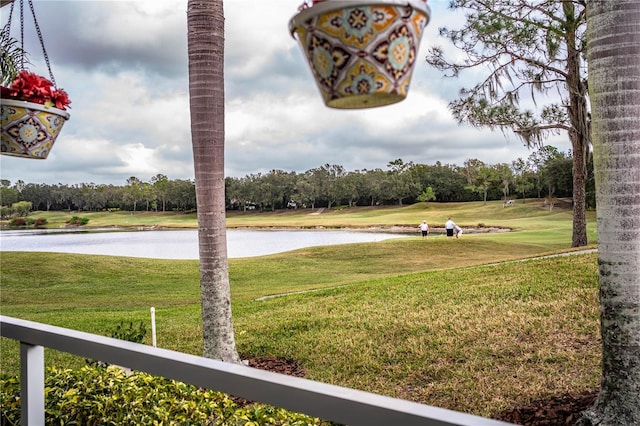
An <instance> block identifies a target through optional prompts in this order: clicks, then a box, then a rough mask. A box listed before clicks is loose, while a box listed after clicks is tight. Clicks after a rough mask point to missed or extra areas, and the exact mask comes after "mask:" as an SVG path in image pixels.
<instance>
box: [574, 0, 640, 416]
mask: <svg viewBox="0 0 640 426" xmlns="http://www.w3.org/2000/svg"><path fill="white" fill-rule="evenodd" d="M587 9H588V11H589V15H588V21H587V29H588V34H587V36H588V45H587V51H588V61H589V86H590V87H589V91H590V98H591V105H592V117H593V128H592V138H593V146H594V168H595V177H596V197H597V203H596V204H597V223H598V263H599V267H600V326H601V335H602V379H601V388H600V394H599V396H598V399H597V400H596V402H595V404H594V406H593V407H591V409H589V410H588V411H586V412H585V413H584V415H583V417H582V418H581V419H580V421H579V423H578V424H580V425H596V424H598V425H614V424H615V425H632V424H633V425H638V424H640V24H639V22H640V2H638V1H637V0H616V1H602V0H590V1H589V3H588V5H587Z"/></svg>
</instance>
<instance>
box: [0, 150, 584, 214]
mask: <svg viewBox="0 0 640 426" xmlns="http://www.w3.org/2000/svg"><path fill="white" fill-rule="evenodd" d="M591 169H592V167H589V170H591ZM589 176H590V178H589V180H588V182H589V185H588V191H587V193H588V194H589V195H588V201H589V202H588V204H589V205H590V207H594V203H595V201H594V197H593V193H594V187H593V177H592V173H590V175H589ZM225 183H226V185H225V186H226V204H227V209H230V210H244V211H246V210H260V211H263V210H276V209H282V208H319V207H324V208H332V207H334V206H338V205H344V206H349V207H351V206H375V205H392V204H396V205H402V204H410V203H415V202H417V201H435V202H451V201H478V200H480V201H485V202H486V201H489V200H499V199H503V200H505V201H506V200H507V199H523V200H524V199H525V198H542V197H546V198H557V197H571V196H572V187H573V186H572V158H571V154H565V153H563V152H560V151H558V150H557V149H556V148H555V147H552V146H546V147H543V148H541V149H539V150H538V151H536V152H533V153H532V154H531V155H530V156H529V157H528V158H527V159H522V158H518V159H517V160H514V161H512V162H511V164H507V163H499V164H487V163H484V162H482V161H480V160H477V159H469V160H466V161H465V162H464V164H463V165H462V166H457V165H455V164H441V163H440V162H436V163H435V164H434V165H426V164H414V163H413V162H404V161H403V160H401V159H397V160H394V161H391V162H389V164H388V165H387V169H386V170H382V169H373V170H366V169H365V170H355V171H347V170H345V169H344V167H342V166H340V165H336V164H325V165H322V166H320V167H317V168H314V169H310V170H307V171H306V172H304V173H296V172H286V171H283V170H271V171H270V172H268V173H265V174H262V173H257V174H249V175H246V176H245V177H242V178H235V177H227V178H226V182H225ZM0 201H1V205H2V216H3V217H5V218H6V217H8V216H10V215H12V214H18V215H23V213H24V208H23V207H22V206H24V205H25V204H24V202H29V203H31V206H32V209H33V210H42V211H49V210H68V211H102V210H108V209H112V210H126V211H132V212H136V211H179V212H190V211H194V210H195V208H196V193H195V184H194V182H193V181H192V180H180V179H177V180H172V179H169V178H168V177H167V176H165V175H163V174H158V175H156V176H154V177H152V178H151V180H150V181H149V182H143V181H141V180H140V179H138V178H136V177H133V176H132V177H130V178H129V179H127V182H126V185H124V186H115V185H110V184H109V185H107V184H95V183H81V184H75V185H66V184H46V183H41V184H35V183H24V182H23V181H20V180H19V181H17V182H15V183H13V184H11V182H9V181H8V180H2V182H1V187H0ZM21 202H23V203H22V204H21Z"/></svg>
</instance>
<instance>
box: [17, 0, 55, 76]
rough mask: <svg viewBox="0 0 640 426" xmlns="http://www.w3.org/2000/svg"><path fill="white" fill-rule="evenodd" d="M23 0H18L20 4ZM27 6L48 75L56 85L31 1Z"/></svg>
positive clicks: (30, 0)
mask: <svg viewBox="0 0 640 426" xmlns="http://www.w3.org/2000/svg"><path fill="white" fill-rule="evenodd" d="M23 1H24V0H20V4H22V2H23ZM29 8H30V9H31V15H32V16H33V23H34V24H35V26H36V32H37V33H38V40H40V47H42V55H43V56H44V61H45V63H46V64H47V70H49V77H51V82H52V83H53V87H58V85H57V84H56V79H55V78H54V77H53V72H51V63H50V62H49V55H47V49H45V47H44V39H43V38H42V32H41V31H40V25H38V20H37V19H36V11H35V10H34V8H33V1H32V0H29Z"/></svg>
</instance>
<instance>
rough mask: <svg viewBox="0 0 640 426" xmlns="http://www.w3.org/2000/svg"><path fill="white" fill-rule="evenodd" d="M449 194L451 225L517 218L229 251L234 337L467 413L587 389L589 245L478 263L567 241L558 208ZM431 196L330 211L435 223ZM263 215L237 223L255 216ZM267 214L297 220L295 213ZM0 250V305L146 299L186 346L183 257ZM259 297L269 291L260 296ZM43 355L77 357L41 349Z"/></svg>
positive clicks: (53, 313)
mask: <svg viewBox="0 0 640 426" xmlns="http://www.w3.org/2000/svg"><path fill="white" fill-rule="evenodd" d="M447 207H450V208H453V207H454V206H447ZM456 207H457V208H458V210H455V211H454V213H452V215H454V219H455V220H456V221H457V222H458V223H461V224H467V226H469V225H470V224H471V223H472V215H474V216H473V217H474V218H479V219H478V220H477V221H476V223H484V224H485V225H487V226H489V225H493V226H499V225H504V226H509V227H512V228H513V229H518V232H509V233H492V234H465V235H464V236H463V238H461V239H460V240H447V239H446V238H444V237H440V236H438V237H430V238H429V239H422V238H420V237H417V236H408V237H407V238H406V239H399V240H388V241H384V242H379V243H365V244H350V245H340V246H331V247H315V248H309V249H303V250H297V251H294V252H289V253H283V254H278V255H271V256H264V257H259V258H247V259H232V260H230V278H231V285H232V302H233V314H234V325H235V329H236V340H237V345H238V350H239V351H240V352H241V354H242V355H243V356H244V357H253V356H260V355H273V356H277V357H285V358H292V359H295V360H296V361H298V362H299V363H300V364H301V365H302V366H303V367H304V368H305V369H306V370H307V374H308V377H309V378H311V379H314V380H319V381H323V382H328V383H334V384H339V385H344V386H349V387H353V388H358V389H364V390H368V391H372V392H377V393H381V394H386V395H391V396H396V397H401V398H406V399H410V400H413V401H418V402H422V403H427V404H430V405H436V406H439V407H445V408H451V409H455V410H459V411H464V412H469V413H474V414H478V415H483V416H490V415H491V414H492V413H496V412H498V411H500V410H502V409H505V408H507V407H511V406H513V405H515V404H518V403H525V402H527V401H529V400H532V399H537V398H544V397H549V396H554V395H559V394H562V393H567V392H579V391H582V390H587V389H593V388H595V387H597V385H598V380H599V371H600V370H599V368H600V367H599V363H600V343H599V326H598V303H597V277H598V271H597V262H596V255H595V254H576V255H571V256H566V257H555V258H548V259H539V260H527V261H524V262H519V261H512V262H507V263H500V264H496V265H492V264H494V263H497V262H502V261H510V260H516V259H523V258H530V257H533V256H538V255H542V254H549V253H553V252H560V251H567V250H568V248H569V246H570V240H571V218H570V215H568V216H567V214H566V212H565V211H557V212H546V211H544V210H542V212H541V211H540V210H541V209H539V208H538V207H537V206H536V205H535V204H534V203H527V205H526V207H524V208H522V209H520V205H516V206H514V207H512V208H508V209H503V208H502V206H501V205H496V206H489V205H488V206H483V205H482V204H481V203H480V204H479V205H476V206H475V207H468V208H465V207H464V206H456ZM433 209H434V207H433V206H432V205H431V204H421V205H417V206H409V207H403V208H386V209H378V211H377V212H376V210H375V209H363V210H362V211H361V212H359V213H358V214H357V217H355V218H352V219H345V218H344V217H340V218H338V216H339V215H340V214H341V212H342V211H340V212H335V213H336V217H335V218H334V219H332V222H333V223H344V224H347V225H348V224H349V220H353V222H352V223H351V225H350V226H363V224H365V223H366V224H378V225H389V224H415V226H416V227H417V223H419V222H420V221H421V220H422V218H423V216H425V211H429V213H430V214H433V217H444V218H443V220H442V222H444V220H446V216H447V214H446V213H445V212H444V211H436V210H433ZM516 209H520V213H519V214H516V213H513V212H516ZM474 210H475V213H474ZM385 211H386V213H388V214H390V215H392V216H394V215H395V216H396V217H392V218H390V217H388V215H387V214H384V212H385ZM449 211H451V210H449ZM279 214H281V213H276V214H273V215H267V214H260V215H256V220H255V221H254V222H251V223H253V224H254V225H253V226H269V225H267V224H268V223H276V222H278V220H276V218H274V217H275V216H278V215H279ZM332 214H333V212H332ZM344 214H346V213H344ZM352 214H354V215H355V214H356V213H352ZM283 215H285V216H288V215H291V218H292V219H294V218H298V219H295V220H299V222H296V223H302V222H303V221H302V218H300V217H299V216H301V215H300V214H299V212H298V215H297V216H296V215H295V214H292V213H288V212H287V213H284V214H283ZM247 216H251V215H247ZM247 216H243V217H247ZM270 216H271V217H272V218H271V219H270V218H269V217H270ZM321 216H322V215H321ZM376 216H377V220H378V221H377V222H376ZM458 217H460V219H458ZM426 218H427V219H428V220H430V216H426ZM232 220H233V219H230V221H232ZM315 220H320V219H317V218H316V219H315ZM480 221H482V222H480ZM432 222H434V221H432ZM248 223H250V222H247V223H245V225H246V226H248V225H247V224H248ZM282 223H286V221H285V222H282ZM434 223H435V222H434ZM245 225H243V226H245ZM273 226H276V225H273ZM295 226H302V225H295ZM345 226H346V225H345ZM367 226H369V225H367ZM590 227H591V228H590V232H592V233H593V228H592V227H593V225H590ZM416 229H417V228H416ZM416 235H417V232H416ZM0 261H1V264H2V269H1V274H2V275H1V276H0V279H1V282H2V289H1V290H2V291H1V293H0V306H1V307H2V314H3V315H7V316H14V317H19V318H25V319H29V320H34V321H38V322H43V323H49V324H54V325H59V326H64V327H69V328H73V329H78V330H82V331H89V332H94V333H98V334H109V332H110V330H112V329H113V328H114V327H115V326H116V325H117V324H118V323H119V322H120V321H122V320H126V321H145V322H146V323H149V308H150V307H152V306H153V307H155V308H156V320H157V326H158V345H159V346H161V347H165V348H169V349H174V350H179V351H182V352H188V353H193V354H200V353H201V348H202V337H201V317H200V304H199V298H200V295H199V291H200V289H199V273H198V262H197V261H183V260H147V259H132V258H121V257H109V256H83V255H69V254H51V253H16V252H2V254H1V258H0ZM309 290H313V291H309ZM302 291H306V292H305V293H296V292H302ZM287 293H292V294H288V295H287ZM269 295H279V297H273V298H266V299H262V298H263V297H264V296H269ZM147 340H148V342H147V343H150V336H148V338H147ZM0 351H1V352H0V355H1V358H0V359H1V360H2V364H1V365H0V371H1V372H2V373H13V374H15V373H16V372H17V371H18V348H17V344H15V342H12V341H9V340H7V339H2V346H1V348H0ZM46 361H47V364H49V365H57V366H80V365H82V364H83V363H84V360H81V359H77V358H72V357H70V356H67V355H65V354H61V353H58V352H55V351H49V350H47V351H46Z"/></svg>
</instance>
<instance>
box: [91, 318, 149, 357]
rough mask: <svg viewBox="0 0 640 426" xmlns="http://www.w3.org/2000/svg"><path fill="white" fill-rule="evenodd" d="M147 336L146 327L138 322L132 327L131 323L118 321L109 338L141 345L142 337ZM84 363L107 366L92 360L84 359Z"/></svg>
mask: <svg viewBox="0 0 640 426" xmlns="http://www.w3.org/2000/svg"><path fill="white" fill-rule="evenodd" d="M146 335H147V327H145V325H144V323H143V322H142V321H140V322H139V323H138V325H133V321H131V322H129V323H128V324H126V323H125V322H124V321H120V324H118V325H117V326H116V328H115V329H113V330H111V337H113V338H114V339H120V340H126V341H127V342H133V343H142V342H143V340H144V336H146ZM85 362H86V363H87V364H88V365H90V366H94V367H95V366H98V365H100V366H107V365H108V364H106V363H104V362H101V361H95V360H92V359H85Z"/></svg>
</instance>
